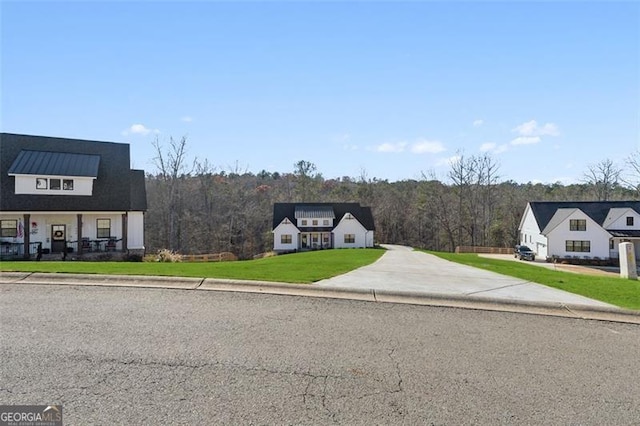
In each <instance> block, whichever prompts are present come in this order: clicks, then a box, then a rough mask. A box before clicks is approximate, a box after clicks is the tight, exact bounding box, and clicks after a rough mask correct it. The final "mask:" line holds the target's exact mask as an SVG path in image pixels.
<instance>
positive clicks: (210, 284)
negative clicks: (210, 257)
mask: <svg viewBox="0 0 640 426" xmlns="http://www.w3.org/2000/svg"><path fill="white" fill-rule="evenodd" d="M0 284H30V285H77V286H104V287H139V288H165V289H180V290H203V291H227V292H243V293H264V294H276V295H287V296H305V297H322V298H331V299H348V300H359V301H365V302H381V303H401V304H412V305H422V306H437V307H450V308H462V309H477V310H487V311H499V312H514V313H524V314H533V315H548V316H556V317H565V318H577V319H591V320H601V321H613V322H623V323H630V324H640V311H632V310H627V309H621V308H608V307H594V306H587V305H577V304H563V303H550V302H526V301H519V300H511V299H498V298H490V297H482V296H463V295H446V294H435V293H423V292H398V291H388V290H373V289H351V288H341V287H320V286H315V285H313V284H287V283H274V282H266V281H247V280H231V279H212V278H206V279H205V278H183V277H156V276H153V277H150V276H137V275H92V274H55V273H23V272H3V273H1V274H0Z"/></svg>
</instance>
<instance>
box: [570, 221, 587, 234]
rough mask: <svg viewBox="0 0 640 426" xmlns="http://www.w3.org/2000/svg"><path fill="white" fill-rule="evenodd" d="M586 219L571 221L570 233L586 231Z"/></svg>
mask: <svg viewBox="0 0 640 426" xmlns="http://www.w3.org/2000/svg"><path fill="white" fill-rule="evenodd" d="M586 230H587V220H586V219H569V231H586Z"/></svg>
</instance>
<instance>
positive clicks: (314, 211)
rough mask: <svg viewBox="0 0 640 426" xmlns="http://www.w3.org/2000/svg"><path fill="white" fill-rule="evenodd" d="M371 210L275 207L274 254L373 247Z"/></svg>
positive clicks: (299, 205) (331, 206)
mask: <svg viewBox="0 0 640 426" xmlns="http://www.w3.org/2000/svg"><path fill="white" fill-rule="evenodd" d="M374 231H375V227H374V224H373V215H372V214H371V208H369V207H361V206H360V204H358V203H275V204H274V206H273V250H274V251H276V252H289V251H298V250H314V249H326V248H365V247H373V233H374Z"/></svg>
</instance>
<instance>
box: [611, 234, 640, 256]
mask: <svg viewBox="0 0 640 426" xmlns="http://www.w3.org/2000/svg"><path fill="white" fill-rule="evenodd" d="M609 233H610V234H611V236H612V238H610V239H609V254H610V257H611V258H612V259H619V258H620V251H619V246H620V243H632V244H633V249H634V252H635V254H636V261H638V260H640V231H636V230H630V231H609Z"/></svg>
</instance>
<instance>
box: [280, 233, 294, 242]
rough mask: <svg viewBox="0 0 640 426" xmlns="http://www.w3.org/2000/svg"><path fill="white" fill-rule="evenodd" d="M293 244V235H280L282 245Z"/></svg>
mask: <svg viewBox="0 0 640 426" xmlns="http://www.w3.org/2000/svg"><path fill="white" fill-rule="evenodd" d="M287 240H288V241H287ZM291 243H293V235H291V234H282V235H280V244H291Z"/></svg>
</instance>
